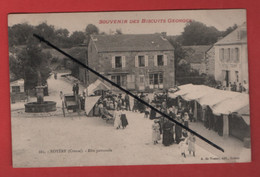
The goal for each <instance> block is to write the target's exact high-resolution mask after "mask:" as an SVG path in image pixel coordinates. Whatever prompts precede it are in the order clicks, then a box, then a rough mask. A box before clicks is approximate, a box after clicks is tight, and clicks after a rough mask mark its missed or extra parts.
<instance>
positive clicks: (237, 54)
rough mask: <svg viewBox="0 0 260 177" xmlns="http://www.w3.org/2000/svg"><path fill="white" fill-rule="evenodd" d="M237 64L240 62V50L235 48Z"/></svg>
mask: <svg viewBox="0 0 260 177" xmlns="http://www.w3.org/2000/svg"><path fill="white" fill-rule="evenodd" d="M235 62H236V63H238V62H239V49H238V48H235Z"/></svg>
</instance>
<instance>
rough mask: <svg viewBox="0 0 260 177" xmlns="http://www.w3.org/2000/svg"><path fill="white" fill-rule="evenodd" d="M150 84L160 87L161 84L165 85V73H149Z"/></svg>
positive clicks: (152, 86)
mask: <svg viewBox="0 0 260 177" xmlns="http://www.w3.org/2000/svg"><path fill="white" fill-rule="evenodd" d="M149 85H150V88H158V87H159V85H163V73H154V74H149ZM160 88H161V87H160Z"/></svg>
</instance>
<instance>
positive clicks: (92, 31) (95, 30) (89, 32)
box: [85, 24, 99, 46]
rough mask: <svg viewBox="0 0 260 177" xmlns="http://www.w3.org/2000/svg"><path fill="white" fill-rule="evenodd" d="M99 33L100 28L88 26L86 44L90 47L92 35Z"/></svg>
mask: <svg viewBox="0 0 260 177" xmlns="http://www.w3.org/2000/svg"><path fill="white" fill-rule="evenodd" d="M98 33H99V29H98V27H96V26H95V25H93V24H88V25H87V27H86V29H85V34H86V44H87V46H88V44H89V41H90V35H92V34H98Z"/></svg>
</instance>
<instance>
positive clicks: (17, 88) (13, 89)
mask: <svg viewBox="0 0 260 177" xmlns="http://www.w3.org/2000/svg"><path fill="white" fill-rule="evenodd" d="M12 92H13V93H19V92H20V86H12Z"/></svg>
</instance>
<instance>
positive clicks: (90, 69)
mask: <svg viewBox="0 0 260 177" xmlns="http://www.w3.org/2000/svg"><path fill="white" fill-rule="evenodd" d="M33 36H34V37H35V38H37V39H39V40H40V42H44V43H45V44H47V45H48V46H50V47H52V48H54V49H55V50H57V51H58V52H60V53H62V54H63V55H65V56H66V57H68V58H70V59H71V60H72V61H74V62H76V63H77V64H79V65H80V66H82V67H84V68H86V69H87V70H89V71H91V72H92V73H94V74H95V75H97V76H98V77H100V78H102V79H103V80H105V81H107V82H108V83H110V84H111V85H113V86H114V87H116V88H118V89H120V90H122V91H123V92H125V93H126V94H128V95H130V96H131V97H133V98H134V99H136V100H138V101H139V102H141V103H142V104H144V105H146V106H148V107H149V108H151V109H153V110H154V111H155V112H157V113H159V114H161V115H162V116H163V117H166V118H167V119H169V120H170V121H172V122H174V123H175V124H177V125H179V126H181V127H182V128H184V129H185V130H187V131H188V132H190V133H192V134H194V135H195V136H197V137H198V138H200V139H201V140H203V141H205V142H206V143H208V144H210V145H211V146H213V147H215V148H216V149H218V150H220V151H222V152H224V149H223V148H221V147H220V146H218V145H216V144H215V143H213V142H211V141H210V140H208V139H207V138H205V137H203V136H202V135H200V134H198V133H197V132H195V131H193V130H192V129H190V128H188V127H186V126H184V125H183V124H181V123H179V122H178V121H176V120H174V119H173V118H171V117H170V116H168V115H167V114H165V113H163V112H161V111H160V110H158V109H157V108H155V107H153V106H152V105H150V104H148V103H146V102H145V101H143V100H142V99H140V98H139V97H137V96H136V95H134V94H133V93H131V92H129V91H128V90H126V89H124V88H122V87H120V86H119V85H117V84H116V83H114V82H112V81H111V80H109V79H108V78H106V77H105V76H103V75H101V74H100V73H98V72H97V71H95V70H93V69H92V68H90V67H89V66H87V65H85V64H84V63H82V62H80V61H79V60H77V59H76V58H74V57H72V56H71V55H69V54H67V53H66V52H64V51H63V50H61V49H59V48H58V47H56V46H55V45H53V44H52V43H50V42H49V41H47V40H45V39H44V38H43V37H41V36H39V35H37V34H33Z"/></svg>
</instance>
